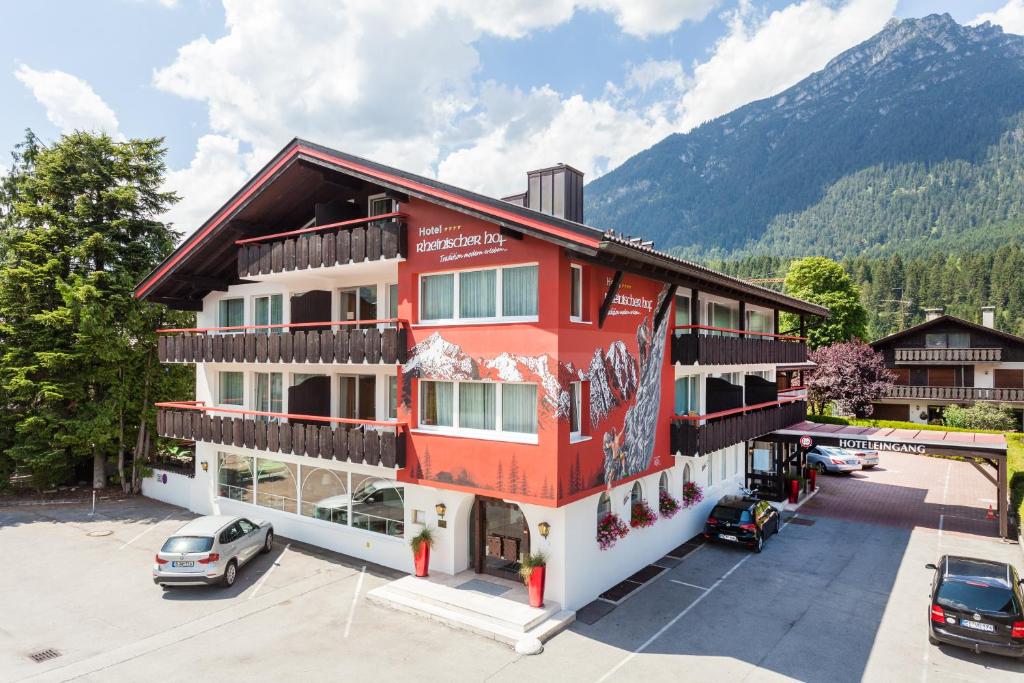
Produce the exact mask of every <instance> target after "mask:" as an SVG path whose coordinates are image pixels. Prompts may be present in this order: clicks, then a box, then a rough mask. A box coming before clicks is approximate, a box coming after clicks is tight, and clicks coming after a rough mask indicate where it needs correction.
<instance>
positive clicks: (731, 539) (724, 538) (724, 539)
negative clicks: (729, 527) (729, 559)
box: [718, 534, 736, 541]
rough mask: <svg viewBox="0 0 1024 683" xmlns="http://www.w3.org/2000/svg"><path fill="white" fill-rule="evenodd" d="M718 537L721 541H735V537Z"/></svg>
mask: <svg viewBox="0 0 1024 683" xmlns="http://www.w3.org/2000/svg"><path fill="white" fill-rule="evenodd" d="M718 537H719V538H720V539H722V540H723V541H735V540H736V537H735V536H732V535H730V534H719V535H718Z"/></svg>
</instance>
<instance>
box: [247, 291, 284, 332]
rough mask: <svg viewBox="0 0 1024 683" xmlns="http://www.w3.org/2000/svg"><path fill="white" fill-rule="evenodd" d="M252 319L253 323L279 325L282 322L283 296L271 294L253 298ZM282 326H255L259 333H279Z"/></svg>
mask: <svg viewBox="0 0 1024 683" xmlns="http://www.w3.org/2000/svg"><path fill="white" fill-rule="evenodd" d="M252 308H253V310H252V321H253V324H254V325H280V324H282V323H283V322H284V296H282V295H281V294H272V295H270V296H258V297H256V298H255V299H253V307H252ZM283 329H284V328H281V327H275V328H266V327H264V328H257V329H256V332H258V333H261V334H269V333H271V332H272V333H274V334H280V333H281V332H282V330H283Z"/></svg>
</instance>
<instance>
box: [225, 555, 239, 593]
mask: <svg viewBox="0 0 1024 683" xmlns="http://www.w3.org/2000/svg"><path fill="white" fill-rule="evenodd" d="M237 578H238V565H237V564H236V563H235V561H234V560H231V561H230V562H228V566H227V567H225V568H224V577H223V578H222V579H221V582H222V583H223V584H224V587H225V588H231V587H232V586H234V585H235V579H237Z"/></svg>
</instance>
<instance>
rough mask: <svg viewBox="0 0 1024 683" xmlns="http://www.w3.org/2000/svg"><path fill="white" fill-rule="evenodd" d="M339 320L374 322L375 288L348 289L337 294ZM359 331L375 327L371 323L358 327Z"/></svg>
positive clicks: (369, 286) (375, 310)
mask: <svg viewBox="0 0 1024 683" xmlns="http://www.w3.org/2000/svg"><path fill="white" fill-rule="evenodd" d="M339 301H340V311H339V314H340V315H341V320H349V321H354V320H376V319H377V286H376V285H367V286H363V287H349V288H347V289H343V290H341V292H340V293H339ZM358 327H359V328H360V329H366V328H368V327H375V325H374V324H373V323H369V324H364V325H359V326H358Z"/></svg>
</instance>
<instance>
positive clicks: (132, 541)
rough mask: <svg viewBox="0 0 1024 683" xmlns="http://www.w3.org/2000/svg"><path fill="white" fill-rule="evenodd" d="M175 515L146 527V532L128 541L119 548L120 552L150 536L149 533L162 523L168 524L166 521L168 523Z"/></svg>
mask: <svg viewBox="0 0 1024 683" xmlns="http://www.w3.org/2000/svg"><path fill="white" fill-rule="evenodd" d="M173 514H174V513H173V512H172V513H171V514H170V515H167V516H166V517H164V518H163V519H161V520H160V521H159V522H157V523H156V524H150V525H149V526H148V527H146V528H145V529H144V530H143V531H142V533H140V534H139V535H137V536H136V537H135V538H133V539H132V540H130V541H128V542H127V543H125V544H124V545H122V546H121V547H120V548H118V550H124V549H125V548H127V547H128V546H130V545H131V544H132V543H135V541H137V540H139V539H140V538H142V537H143V536H145V535H146V534H148V533H149V532H150V531H152V530H153V529H155V528H157V526H159V525H160V524H161V523H163V522H166V521H167V520H168V519H170V518H171V515H173Z"/></svg>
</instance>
